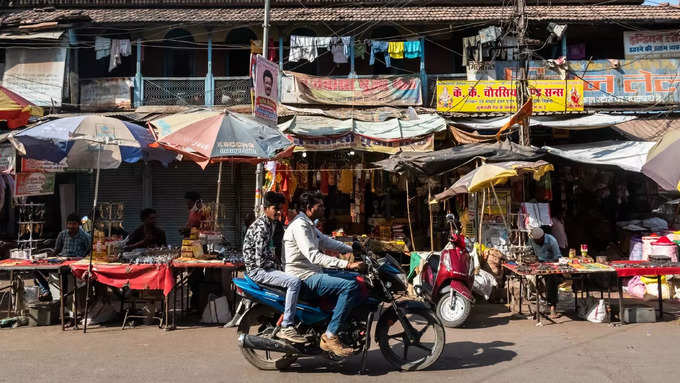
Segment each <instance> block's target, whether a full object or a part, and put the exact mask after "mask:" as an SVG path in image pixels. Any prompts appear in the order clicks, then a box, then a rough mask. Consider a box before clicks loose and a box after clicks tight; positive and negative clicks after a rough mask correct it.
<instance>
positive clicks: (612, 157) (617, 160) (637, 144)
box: [543, 140, 654, 172]
mask: <svg viewBox="0 0 680 383" xmlns="http://www.w3.org/2000/svg"><path fill="white" fill-rule="evenodd" d="M653 146H654V142H644V141H614V140H607V141H599V142H589V143H587V144H575V145H563V146H555V147H551V146H544V147H543V149H545V150H546V151H547V152H548V153H550V154H552V155H555V156H558V157H562V158H566V159H568V160H571V161H576V162H583V163H586V164H595V165H613V166H618V167H620V168H621V169H624V170H628V171H632V172H640V171H641V169H642V166H643V165H644V164H645V162H646V161H647V153H649V150H650V149H651V148H652V147H653Z"/></svg>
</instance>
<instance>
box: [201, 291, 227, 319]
mask: <svg viewBox="0 0 680 383" xmlns="http://www.w3.org/2000/svg"><path fill="white" fill-rule="evenodd" d="M230 320H231V310H229V302H228V301H227V297H217V296H216V295H214V294H210V296H209V297H208V304H207V305H206V306H205V310H203V315H202V316H201V323H227V322H229V321H230Z"/></svg>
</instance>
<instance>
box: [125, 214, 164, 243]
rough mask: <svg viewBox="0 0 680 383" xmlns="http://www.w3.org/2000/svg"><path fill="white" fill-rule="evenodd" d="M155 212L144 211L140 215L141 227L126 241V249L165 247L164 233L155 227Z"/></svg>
mask: <svg viewBox="0 0 680 383" xmlns="http://www.w3.org/2000/svg"><path fill="white" fill-rule="evenodd" d="M156 217H157V214H156V210H154V209H144V210H142V213H141V214H140V218H141V219H142V225H141V226H139V227H138V228H137V230H135V231H134V232H133V233H132V234H130V238H129V239H128V245H127V249H138V248H146V247H160V246H165V245H167V241H166V240H165V232H164V231H163V230H161V229H159V228H158V226H156Z"/></svg>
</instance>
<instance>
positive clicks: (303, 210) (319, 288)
mask: <svg viewBox="0 0 680 383" xmlns="http://www.w3.org/2000/svg"><path fill="white" fill-rule="evenodd" d="M299 207H300V213H299V214H298V215H297V216H296V217H295V218H294V219H293V220H292V221H291V222H290V224H289V225H288V228H287V229H286V232H285V233H284V235H283V247H284V258H285V270H286V273H288V274H290V275H295V276H297V277H298V278H300V279H301V280H302V283H303V284H304V285H305V287H306V288H307V289H309V290H310V291H312V292H314V293H315V294H316V295H318V296H333V297H337V303H336V305H335V308H334V309H333V316H332V317H331V321H330V323H329V324H328V327H327V328H326V332H325V333H324V334H323V335H322V336H321V341H320V347H321V349H322V350H324V351H329V352H332V353H334V354H336V355H338V356H349V355H351V354H352V349H351V348H349V347H345V346H344V345H343V344H342V343H341V342H340V340H339V339H338V337H337V334H338V330H339V328H340V326H341V325H342V323H344V322H345V321H346V320H347V316H348V314H349V313H350V311H351V309H352V308H353V307H354V306H355V305H356V304H357V303H359V301H360V299H361V297H360V288H359V284H358V283H357V281H356V275H357V274H355V273H348V272H342V271H339V270H337V269H342V270H358V269H361V268H362V267H363V266H365V265H364V264H363V262H349V261H346V260H343V259H339V258H335V257H331V256H329V255H326V254H324V253H322V252H321V249H323V250H332V251H337V252H339V253H343V254H344V253H349V252H351V251H352V248H351V247H350V246H347V245H345V244H344V243H342V242H339V241H336V240H334V239H332V238H330V237H328V236H326V235H324V234H323V233H321V232H320V231H319V229H317V228H316V226H315V225H314V220H315V219H319V218H322V217H323V216H324V211H325V208H324V203H323V199H322V196H321V194H318V193H303V194H302V196H301V197H300V206H299ZM325 269H336V270H325Z"/></svg>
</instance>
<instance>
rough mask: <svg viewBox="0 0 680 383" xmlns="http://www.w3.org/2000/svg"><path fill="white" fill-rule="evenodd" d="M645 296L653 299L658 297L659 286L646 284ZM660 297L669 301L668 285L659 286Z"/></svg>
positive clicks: (669, 288)
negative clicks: (650, 296) (647, 295)
mask: <svg viewBox="0 0 680 383" xmlns="http://www.w3.org/2000/svg"><path fill="white" fill-rule="evenodd" d="M647 294H649V295H652V296H654V297H657V298H658V297H659V284H658V283H649V284H647ZM661 296H662V297H663V299H671V287H670V285H669V284H668V283H662V284H661Z"/></svg>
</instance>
